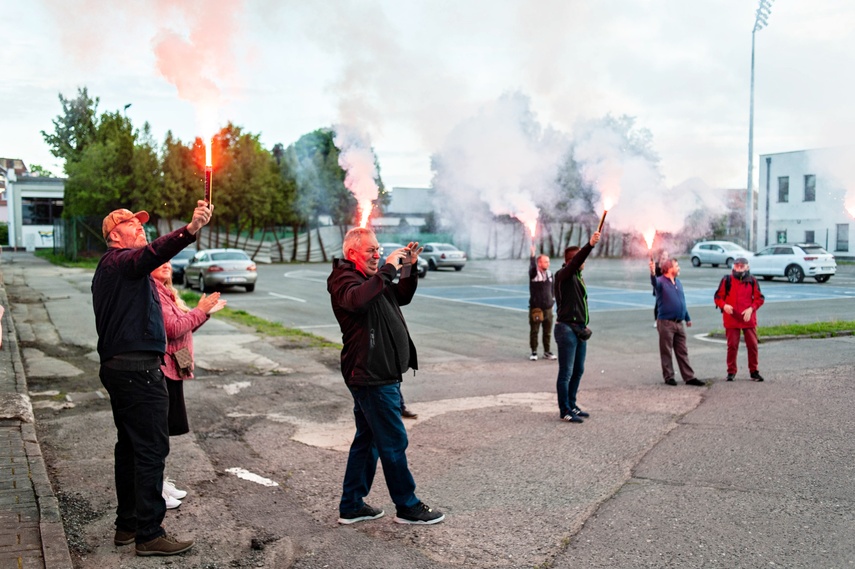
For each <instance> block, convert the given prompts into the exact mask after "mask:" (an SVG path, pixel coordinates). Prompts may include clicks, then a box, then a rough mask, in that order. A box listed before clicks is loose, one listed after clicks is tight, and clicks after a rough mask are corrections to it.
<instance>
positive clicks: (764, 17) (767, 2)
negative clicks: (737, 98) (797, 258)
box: [745, 0, 775, 251]
mask: <svg viewBox="0 0 855 569" xmlns="http://www.w3.org/2000/svg"><path fill="white" fill-rule="evenodd" d="M774 1H775V0H760V4H759V5H758V6H757V13H756V15H755V17H754V29H753V30H751V106H750V109H749V111H748V196H747V198H746V200H745V246H746V248H747V249H749V250H752V251H753V250H754V247H752V245H751V237H752V231H751V230H752V229H754V37H755V36H756V34H757V32H759V31H760V30H762V29H763V28H765V27H766V26H767V25H769V21H768V18H769V15H770V14H771V13H772V3H773V2H774Z"/></svg>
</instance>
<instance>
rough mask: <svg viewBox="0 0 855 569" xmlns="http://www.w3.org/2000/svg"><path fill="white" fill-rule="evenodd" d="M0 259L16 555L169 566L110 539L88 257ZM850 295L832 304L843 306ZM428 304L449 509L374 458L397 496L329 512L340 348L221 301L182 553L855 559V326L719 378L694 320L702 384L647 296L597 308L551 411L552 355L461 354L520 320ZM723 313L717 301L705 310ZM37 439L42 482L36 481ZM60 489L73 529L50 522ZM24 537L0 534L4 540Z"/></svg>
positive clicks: (348, 430) (434, 453)
mask: <svg viewBox="0 0 855 569" xmlns="http://www.w3.org/2000/svg"><path fill="white" fill-rule="evenodd" d="M318 270H319V271H324V270H327V267H325V266H324V267H320V266H318ZM467 270H468V267H467ZM0 271H2V273H3V276H4V279H5V281H6V282H5V287H6V289H0V301H3V300H4V298H3V295H4V294H6V291H7V290H8V293H9V296H10V297H11V298H12V299H13V300H12V302H11V304H9V303H6V304H5V305H6V306H7V308H9V309H10V310H7V313H6V316H5V317H4V319H3V324H4V342H3V349H2V354H3V357H2V358H0V372H2V373H4V374H5V375H4V376H3V377H15V383H14V386H11V384H9V382H6V383H2V384H0V387H2V389H3V390H4V391H5V392H6V393H13V392H14V393H17V394H18V395H17V396H15V397H11V398H9V397H7V398H6V399H4V401H6V400H10V399H11V400H16V401H17V402H18V403H19V405H18V407H17V408H18V409H19V410H18V411H15V412H14V413H10V412H8V410H9V409H11V408H12V407H8V406H4V409H6V410H7V413H5V414H4V418H3V419H2V420H0V421H2V422H0V427H2V428H4V429H5V428H6V427H9V428H11V432H12V434H13V435H14V433H15V429H18V432H20V433H21V435H20V438H21V441H23V442H22V443H21V447H23V448H25V449H28V450H29V454H28V457H29V456H32V457H33V459H34V460H33V461H31V462H30V466H28V468H29V472H30V475H29V477H30V480H31V486H32V489H33V490H32V495H33V496H35V497H36V498H35V502H36V503H38V504H39V507H40V508H38V509H33V508H31V509H30V510H29V511H30V512H31V514H30V515H31V516H34V515H36V514H35V513H34V512H38V514H39V515H40V516H41V518H39V520H38V521H39V527H40V529H41V531H40V536H41V541H40V548H38V549H41V551H42V552H43V553H42V556H41V557H40V558H39V559H44V560H43V561H41V562H42V563H43V565H39V564H38V563H39V560H35V561H30V560H29V558H27V560H26V561H22V563H24V564H23V565H19V566H23V567H27V566H34V567H41V566H45V567H64V566H65V567H67V566H69V565H68V564H66V565H62V564H61V563H57V564H51V563H52V562H49V557H51V556H48V555H46V554H45V552H55V551H56V550H57V549H58V548H59V549H62V550H63V551H64V552H65V556H66V557H65V559H68V556H69V551H70V557H71V558H72V559H73V563H74V566H75V567H87V568H88V567H92V568H96V567H97V568H102V567H119V566H122V567H159V566H161V564H162V563H164V561H163V560H151V559H142V558H136V557H134V556H133V554H132V552H131V551H129V550H128V548H117V547H115V546H113V545H112V543H111V542H110V537H111V535H112V534H111V522H112V517H113V514H112V509H113V508H115V502H114V497H113V494H112V480H111V476H112V456H111V454H112V444H113V437H114V436H115V433H114V430H113V427H112V424H111V419H110V411H109V404H108V403H107V402H106V401H105V400H104V398H103V397H104V394H103V392H101V391H100V390H99V387H100V385H99V383H98V381H97V363H96V358H94V356H93V352H94V346H95V341H96V338H95V333H94V319H93V317H92V308H91V299H90V296H89V289H88V286H89V282H90V280H91V271H84V270H81V269H63V268H58V267H54V266H52V265H49V264H47V263H45V262H43V261H41V260H39V259H36V258H34V257H33V256H31V255H28V254H25V253H18V254H7V253H4V255H3V259H2V265H0ZM435 277H436V275H435V274H431V275H429V276H428V280H427V281H426V283H427V282H430V279H432V278H435ZM262 290H263V289H262ZM229 298H232V297H229ZM233 298H235V299H236V300H237V299H248V298H250V297H249V296H239V295H237V294H236V295H235V296H234V297H233ZM251 298H261V297H260V296H258V291H257V292H256V293H255V296H254V297H251ZM816 302H817V306H820V304H819V302H822V301H816ZM840 302H843V301H837V304H833V306H834V307H835V308H834V310H835V312H836V313H837V314H838V315H839V316H840V317H841V318H847V319H852V318H853V315H852V313H851V309H849V310H850V312H849V313H845V312H846V308H845V307H846V306H847V305H846V304H840ZM845 302H850V303H851V300H848V301H845ZM235 304H238V302H235ZM258 304H259V312H260V313H262V314H260V315H264V314H263V313H264V312H265V311H267V309H265V308H264V307H263V306H262V303H261V302H258ZM414 304H416V306H415V307H413V309H412V311H410V309H407V310H405V315H407V318H408V322H409V323H410V327H411V329H412V330H413V334H414V341H415V343H416V345H417V346H419V345H420V340H421V341H423V343H424V344H425V345H427V346H429V348H427V349H425V350H424V364H423V365H422V366H421V369H420V370H419V372H418V374H417V375H416V376H415V377H407V378H406V379H405V383H404V385H403V388H404V393H405V395H407V398H408V403H409V404H410V406H411V407H412V408H414V409H415V410H416V411H417V412H418V413H419V419H418V420H416V421H414V422H407V426H408V429H409V431H410V448H409V451H408V457H409V460H410V463H411V467H412V469H413V472H414V475H415V478H416V481H417V483H418V485H419V488H418V493H419V495H420V497H422V499H424V500H425V501H426V502H428V503H429V504H430V505H432V506H434V507H438V508H439V509H442V510H443V511H445V512H446V513H447V519H446V521H445V522H443V523H441V524H438V525H436V526H431V527H404V526H398V525H396V524H394V523H392V521H391V519H390V517H391V516H390V508H392V507H393V506H392V505H391V502H390V501H389V498H388V495H387V493H386V491H385V486H384V484H383V479H382V476H380V473H379V472H378V476H377V479H376V481H375V487H374V491H373V492H372V494H371V495H370V496H369V502H370V503H372V504H374V505H377V506H380V507H383V508H384V509H386V512H387V516H386V517H384V518H381V519H379V520H375V521H371V522H364V523H361V524H357V525H355V526H352V527H338V526H337V524H336V523H335V519H336V507H337V500H338V496H339V492H340V484H341V475H342V472H343V467H344V461H345V460H346V452H345V451H346V448H347V444H348V442H349V438H350V436H352V432H353V427H352V418H351V417H350V407H351V404H350V402H349V397H348V395H347V392H346V390H345V389H344V386H343V382H342V380H341V377H340V375H339V374H338V372H337V369H336V361H335V360H336V357H337V354H335V353H331V352H330V351H329V350H327V351H324V350H314V349H300V348H296V347H295V346H293V345H288V343H287V342H286V341H283V340H281V339H280V340H271V339H263V338H258V337H257V336H256V335H254V334H252V333H251V331H248V330H246V329H242V328H240V327H237V326H234V325H231V324H229V323H227V322H224V321H222V320H218V319H217V318H214V319H212V320H211V322H209V323H208V324H206V325H205V326H203V327H202V328H201V329H200V330H199V332H198V333H197V335H196V349H197V359H198V362H199V366H200V368H201V370H200V374H199V378H198V379H197V380H196V381H193V382H190V384H188V385H187V397H188V411H189V412H190V413H191V425H192V427H193V432H192V433H191V434H190V435H186V436H184V437H178V438H176V439H175V440H174V441H173V450H172V453H171V455H170V457H169V460H168V464H167V469H168V471H173V472H177V473H179V474H180V475H181V482H182V483H183V484H184V485H185V486H186V487H187V489H188V490H189V491H190V492H191V496H190V498H188V500H187V501H186V502H185V504H184V505H182V507H181V508H180V509H179V510H177V511H170V512H169V513H168V515H167V520H166V524H168V529H170V530H173V529H175V530H177V531H178V532H179V534H180V535H190V536H192V537H195V538H196V540H197V546H196V547H195V548H194V549H193V550H192V551H191V552H189V553H187V554H184V555H182V556H178V557H176V558H173V559H170V560H169V566H170V567H175V568H181V567H188V568H189V567H194V568H202V567H204V568H206V569H210V568H213V567H223V568H225V567H274V568H279V567H298V568H315V567H317V568H322V567H347V568H349V569H358V568H361V567H366V568H367V567H389V568H397V567H408V568H409V567H424V568H434V567H436V568H446V567H479V568H480V567H485V568H486V567H514V568H515V567H539V568H547V567H552V568H565V567H566V568H570V567H573V568H576V567H598V568H599V567H602V568H635V567H640V568H646V567H650V568H653V567H680V568H683V567H686V568H694V567H698V568H701V567H703V568H717V567H722V568H724V567H728V568H730V567H746V568H753V567H757V568H759V567H794V568H800V567H828V568H838V567H851V566H855V514H853V512H855V507H853V506H855V497H853V496H855V492H854V491H855V467H854V466H853V465H855V420H853V418H852V412H851V408H852V405H853V399H855V387H853V381H852V380H853V376H855V373H853V372H855V366H853V362H855V355H853V354H854V353H855V351H853V347H855V339H853V338H852V337H839V338H829V339H810V340H793V341H780V342H770V343H765V344H763V345H762V346H761V369H762V371H763V374H764V376H766V378H767V381H766V382H764V383H753V382H750V381H748V380H747V373H744V374H741V376H740V377H739V378H737V381H735V382H733V383H726V382H724V381H722V378H721V377H720V375H721V374H720V373H717V372H718V371H720V370H721V369H722V368H723V363H724V349H723V346H722V345H721V344H716V343H710V342H703V341H701V340H698V339H696V338H692V339H691V340H690V348H689V349H690V354H691V357H692V361H693V365H694V366H695V368H696V370H703V371H702V372H701V373H699V375H700V377H702V378H704V379H706V380H707V382H708V383H707V386H706V387H702V388H692V387H687V386H683V385H679V386H677V387H668V386H665V385H664V384H663V383H662V382H661V378H658V377H657V370H656V367H657V366H656V360H657V358H658V355H657V354H656V353H655V348H654V351H653V352H652V353H651V349H650V347H651V343H650V338H651V334H655V331H653V330H652V329H651V328H650V324H651V317H650V314H649V311H635V312H609V313H607V314H602V315H600V316H599V317H598V322H597V327H596V328H595V336H594V338H592V341H591V343H590V344H589V356H588V357H589V360H588V370H587V372H586V375H585V378H584V379H583V383H582V388H581V391H580V402H582V403H584V407H585V408H586V410H588V411H590V412H591V415H592V417H591V418H590V419H588V420H586V421H585V423H584V424H581V425H571V424H566V423H562V422H560V421H558V420H557V419H558V418H557V413H556V411H555V409H554V407H555V403H554V398H555V396H554V378H555V371H556V369H555V364H554V362H546V361H538V362H528V361H526V360H523V358H521V357H519V355H520V354H519V353H517V352H518V350H515V349H508V346H507V345H504V344H502V345H499V346H494V347H492V348H490V350H491V351H489V353H490V354H491V357H489V358H485V357H465V355H463V354H465V352H466V350H465V349H461V344H462V343H465V341H466V340H465V339H466V337H467V330H469V333H470V334H471V335H473V336H477V338H475V339H473V340H472V342H473V345H474V344H475V343H477V346H478V347H477V348H476V349H475V350H474V351H475V352H477V353H482V352H484V353H486V350H487V348H486V347H482V346H490V339H489V336H490V329H494V330H496V334H497V336H501V335H502V334H505V333H507V334H509V335H512V334H516V333H517V332H518V331H517V330H512V331H511V332H505V328H506V327H507V326H508V325H507V324H503V322H504V321H503V320H501V318H503V316H501V315H500V316H493V313H492V312H489V311H490V310H494V309H491V308H489V307H485V308H479V309H478V310H479V312H477V313H475V314H477V315H478V316H477V322H475V323H473V322H472V321H471V320H470V321H469V322H467V319H466V316H464V315H463V314H464V312H463V311H460V309H459V307H455V309H456V310H457V314H460V316H459V317H458V318H457V319H456V320H453V321H452V320H451V319H450V317H449V316H448V314H445V313H441V312H442V310H444V308H442V307H441V306H440V305H437V304H431V305H430V306H429V307H428V306H423V308H424V312H425V316H424V317H422V316H421V312H419V310H421V308H420V307H419V305H418V304H419V303H414ZM822 306H825V305H822ZM829 306H831V305H829ZM841 307H843V308H841ZM243 308H244V309H248V310H252V309H251V305H247V306H246V307H243ZM301 309H305V307H301ZM438 313H439V314H438ZM431 314H433V315H435V318H436V320H433V319H431V317H430V316H431ZM469 314H472V313H471V312H470V313H469ZM761 314H762V313H761ZM314 318H315V320H318V317H317V315H315V316H314ZM714 318H715V314H714V313H713V312H712V311H711V310H710V311H708V312H707V313H706V314H704V313H702V312H700V313H699V316H697V317H696V320H698V321H699V324H698V326H703V325H704V324H705V319H706V321H709V322H712V321H713V320H714ZM307 319H308V316H307ZM443 322H445V324H443ZM13 323H14V326H13ZM443 325H444V326H445V327H446V328H448V331H447V332H446V338H445V343H446V346H445V347H443V341H442V340H443V339H442V330H441V328H442V327H443ZM481 325H483V326H484V327H483V328H481V327H478V326H481ZM696 327H697V326H696ZM523 330H524V327H523ZM16 331H17V334H16ZM333 335H334V334H333ZM503 337H504V336H503ZM16 338H17V340H19V342H18V341H15V339H16ZM452 344H453V345H452ZM464 348H465V346H464ZM470 351H473V350H470ZM15 353H19V354H20V355H19V356H17V360H16V356H15ZM7 356H8V357H7ZM421 356H422V353H421V352H420V359H421ZM741 358H742V359H741V360H740V361H741V362H744V354H742V355H741ZM16 361H18V362H19V363H18V364H16V363H15V362H16ZM651 362H652V369H651ZM54 392H56V393H54ZM26 394H29V398H25V397H23V395H26ZM22 400H23V401H24V404H23V408H24V411H23V412H21V411H20V407H21V406H20V401H22ZM29 400H32V407H33V408H34V411H35V412H34V415H35V428H33V423H32V422H29V421H30V418H29V416H28V415H27V413H26V411H27V409H29V407H28V404H27V402H28V401H29ZM8 415H14V416H11V417H9V416H8ZM35 433H38V441H40V444H39V443H38V442H37V439H36V436H35ZM93 435H94V436H93ZM15 437H17V435H15ZM15 445H17V438H15V440H14V441H13V443H12V444H10V445H9V448H10V449H11V448H14V447H15ZM4 448H6V447H4ZM42 452H43V456H44V463H45V464H46V467H42V471H45V472H47V473H49V474H50V480H49V481H47V480H46V478H47V477H46V476H45V479H44V480H41V481H40V480H38V474H37V473H38V472H39V467H38V460H39V459H40V458H41V456H42ZM4 460H6V459H4ZM12 460H18V459H12ZM33 465H35V466H33ZM7 466H8V465H7ZM238 468H240V469H241V470H237V469H238ZM241 471H243V472H247V473H249V474H251V475H254V476H255V478H253V477H252V476H244V477H241ZM33 473H35V474H33ZM258 479H261V480H262V482H259V480H258ZM16 480H17V479H16ZM265 480H266V481H267V482H268V483H269V484H268V483H265V482H263V481H265ZM45 482H47V486H46V485H45ZM3 488H5V487H3ZM51 488H52V489H51ZM54 490H55V492H54ZM0 496H4V494H3V493H2V492H0ZM27 496H29V494H27ZM15 499H16V500H17V499H25V498H15ZM56 504H58V505H59V507H60V509H61V510H62V514H63V522H65V527H66V535H67V536H69V539H68V543H70V544H71V545H70V547H68V546H66V545H65V543H66V542H65V540H64V539H62V537H61V534H59V535H57V532H55V531H54V532H52V533H51V532H50V529H51V527H54V528H55V527H56V525H54V526H50V524H51V523H54V524H57V523H58V522H57V520H56V518H55V516H54V518H51V510H50V506H51V505H56ZM42 506H43V507H42ZM14 510H15V508H14V507H12V506H11V505H10V503H9V501H8V500H6V501H3V502H0V522H2V524H3V527H0V535H6V536H8V535H11V533H10V530H11V525H10V524H11V522H12V518H11V517H10V515H9V513H10V512H13V511H14ZM391 511H393V510H391ZM80 512H84V513H86V515H85V516H84V515H80ZM16 519H17V520H18V522H17V523H18V524H19V525H20V524H21V523H23V521H27V520H24V519H22V518H20V517H19V518H16ZM35 521H36V520H34V519H30V520H29V523H31V524H33V523H35ZM31 527H35V526H32V525H31ZM16 535H19V534H16ZM29 535H30V536H31V537H28V538H26V539H30V540H32V539H35V538H33V537H32V535H34V534H33V532H32V531H31V532H30V533H29ZM16 539H18V542H20V539H21V538H16ZM12 545H13V544H11V545H10V544H9V538H7V539H6V540H4V541H3V543H2V544H1V545H0V561H3V562H4V563H5V562H6V559H7V556H4V555H6V554H7V553H10V552H12V551H13V547H12ZM33 550H35V549H32V548H31V549H30V551H33ZM33 557H35V556H33ZM21 559H24V557H21ZM28 563H30V564H31V565H28ZM66 563H67V562H66ZM12 566H15V565H12Z"/></svg>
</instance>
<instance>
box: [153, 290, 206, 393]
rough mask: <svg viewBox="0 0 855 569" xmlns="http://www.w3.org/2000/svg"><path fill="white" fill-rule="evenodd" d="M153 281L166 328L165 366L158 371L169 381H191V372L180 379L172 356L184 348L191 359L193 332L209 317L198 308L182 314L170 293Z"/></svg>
mask: <svg viewBox="0 0 855 569" xmlns="http://www.w3.org/2000/svg"><path fill="white" fill-rule="evenodd" d="M153 280H154V282H155V284H156V285H157V292H158V294H160V305H161V307H162V308H163V325H164V327H165V328H166V356H165V357H164V358H163V359H164V360H165V361H166V364H165V365H162V366H160V369H161V371H163V375H165V376H166V377H167V378H169V379H174V380H181V379H192V378H193V374H192V371H191V374H190V377H184V378H182V377H181V376H180V375H179V373H178V366H177V365H176V364H175V359H174V358H173V357H172V354H174V353H175V352H176V351H178V350H180V349H181V348H184V347H186V348H188V349H189V350H190V357H191V358H192V357H193V332H194V331H195V330H197V329H198V328H199V326H201V325H202V324H204V323H205V322H207V321H208V318H210V316H208V315H207V314H205V313H204V312H202V311H201V310H199V309H198V308H194V309H193V310H191V311H190V312H184V311H183V310H181V309H180V308H178V305H177V304H175V297H174V296H173V294H172V291H171V290H169V289H168V288H166V286H165V285H163V284H162V283H160V282H159V281H157V280H155V279H153ZM194 367H195V366H194ZM191 370H192V368H191Z"/></svg>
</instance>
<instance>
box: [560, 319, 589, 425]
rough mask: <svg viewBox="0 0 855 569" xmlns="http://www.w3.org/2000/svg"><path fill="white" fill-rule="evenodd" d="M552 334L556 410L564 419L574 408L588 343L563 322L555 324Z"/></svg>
mask: <svg viewBox="0 0 855 569" xmlns="http://www.w3.org/2000/svg"><path fill="white" fill-rule="evenodd" d="M554 334H555V343H556V344H557V345H558V382H557V384H556V390H557V391H558V410H559V412H560V413H561V416H562V417H564V416H565V415H567V414H569V413H570V411H571V410H572V409H574V408H575V407H576V392H577V391H579V382H580V381H582V374H583V373H585V353H586V351H587V345H588V343H587V342H583V341H582V340H580V339H579V338H577V337H576V334H574V333H573V330H572V329H571V328H570V326H568V325H567V324H564V323H563V322H556V323H555V332H554Z"/></svg>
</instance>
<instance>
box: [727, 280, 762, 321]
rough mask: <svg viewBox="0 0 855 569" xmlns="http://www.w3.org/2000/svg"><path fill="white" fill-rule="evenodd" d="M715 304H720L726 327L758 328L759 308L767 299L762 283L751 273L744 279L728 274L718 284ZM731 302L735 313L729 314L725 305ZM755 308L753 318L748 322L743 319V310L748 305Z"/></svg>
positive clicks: (752, 313)
mask: <svg viewBox="0 0 855 569" xmlns="http://www.w3.org/2000/svg"><path fill="white" fill-rule="evenodd" d="M728 279H729V280H730V290H729V291H728V290H727V281H728ZM714 300H715V305H716V306H718V307H719V308H720V309H721V311H722V313H721V315H722V322H723V323H724V327H725V328H756V327H757V309H758V308H760V307H761V306H763V303H764V302H765V301H766V299H765V297H764V296H763V293H761V292H760V285H759V284H758V283H757V279H755V278H754V277H753V276H751V275H745V277H743V278H742V280H740V279H738V278H736V277H735V276H733V275H727V276H726V277H724V278H723V279H721V282H720V283H719V285H718V290H717V291H715V297H714ZM725 304H729V305H731V306H732V307H733V314H728V313H727V312H725V311H724V305H725ZM749 306H750V307H751V308H753V309H754V310H753V311H752V312H751V318H750V319H749V320H748V322H746V321H745V320H744V319H743V316H742V311H743V310H745V309H746V308H748V307H749Z"/></svg>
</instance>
